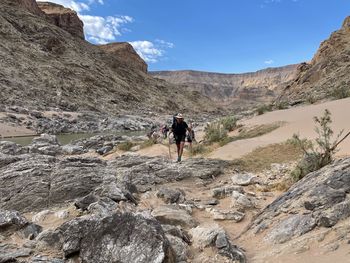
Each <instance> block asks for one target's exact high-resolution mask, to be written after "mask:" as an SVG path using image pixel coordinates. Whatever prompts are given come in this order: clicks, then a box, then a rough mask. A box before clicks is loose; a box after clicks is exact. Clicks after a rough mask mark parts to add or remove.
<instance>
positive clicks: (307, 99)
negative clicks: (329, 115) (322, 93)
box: [306, 95, 317, 104]
mask: <svg viewBox="0 0 350 263" xmlns="http://www.w3.org/2000/svg"><path fill="white" fill-rule="evenodd" d="M306 101H307V102H308V103H310V104H314V103H315V102H316V101H317V99H316V97H315V96H314V95H309V96H307V98H306Z"/></svg>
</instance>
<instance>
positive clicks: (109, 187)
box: [95, 179, 131, 202]
mask: <svg viewBox="0 0 350 263" xmlns="http://www.w3.org/2000/svg"><path fill="white" fill-rule="evenodd" d="M112 180H113V179H112ZM121 188H122V187H119V186H118V185H117V183H116V182H113V181H112V182H109V183H104V184H102V185H101V186H100V187H99V188H97V189H96V190H95V193H96V194H98V195H99V196H101V197H108V198H110V199H112V200H113V201H115V202H120V201H126V200H128V198H127V197H126V196H125V195H127V194H126V193H127V192H128V191H127V190H126V189H124V190H122V189H121ZM130 195H131V193H129V195H127V196H130Z"/></svg>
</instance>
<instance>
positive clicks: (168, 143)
mask: <svg viewBox="0 0 350 263" xmlns="http://www.w3.org/2000/svg"><path fill="white" fill-rule="evenodd" d="M168 138H169V143H168V147H169V158H170V160H172V158H171V148H170V144H171V139H170V134H169V136H168Z"/></svg>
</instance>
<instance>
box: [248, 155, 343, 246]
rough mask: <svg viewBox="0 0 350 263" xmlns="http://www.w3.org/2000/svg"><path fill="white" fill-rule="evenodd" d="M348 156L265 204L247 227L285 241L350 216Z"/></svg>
mask: <svg viewBox="0 0 350 263" xmlns="http://www.w3.org/2000/svg"><path fill="white" fill-rule="evenodd" d="M349 193H350V159H349V158H347V159H343V160H338V161H336V162H335V163H334V164H332V165H329V166H327V167H324V168H323V169H321V170H319V171H316V172H313V173H311V174H309V175H308V176H306V177H305V178H303V179H302V180H300V181H299V182H298V183H296V184H295V185H293V186H292V187H291V188H290V189H289V190H288V191H287V192H286V193H285V194H283V195H282V196H280V197H279V198H278V199H276V200H275V201H274V202H272V203H271V204H270V205H268V206H267V207H266V208H265V209H264V210H263V211H262V212H261V213H260V215H259V216H258V217H257V218H256V219H255V220H254V221H253V223H252V224H251V226H250V231H251V232H252V233H255V234H259V233H262V234H263V235H264V236H265V237H264V238H265V240H266V241H267V242H272V243H284V242H287V241H289V240H291V239H293V238H295V237H298V236H301V235H305V234H306V233H308V232H310V231H312V230H313V229H314V228H315V227H317V226H318V227H321V228H322V227H326V228H328V227H333V226H335V225H336V224H337V223H338V222H339V221H341V220H344V219H348V218H349V217H350V195H349Z"/></svg>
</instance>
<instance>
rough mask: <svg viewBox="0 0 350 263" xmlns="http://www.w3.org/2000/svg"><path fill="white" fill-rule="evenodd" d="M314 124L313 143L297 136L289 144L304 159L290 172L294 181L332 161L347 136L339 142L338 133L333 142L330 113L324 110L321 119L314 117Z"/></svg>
mask: <svg viewBox="0 0 350 263" xmlns="http://www.w3.org/2000/svg"><path fill="white" fill-rule="evenodd" d="M314 121H315V124H316V127H315V131H316V133H317V138H316V139H315V140H314V141H309V140H306V139H300V137H299V136H298V135H295V134H294V135H293V138H292V140H290V142H292V143H295V144H296V145H297V146H298V147H299V148H300V149H301V150H302V151H303V153H304V157H303V158H302V159H301V160H300V161H299V163H298V165H297V167H296V168H295V170H294V171H292V173H291V176H292V178H293V179H294V180H295V181H298V180H300V179H302V178H303V177H304V176H305V175H307V174H309V173H311V172H314V171H317V170H319V169H321V168H322V167H324V166H326V165H328V164H330V163H331V162H332V161H333V158H334V154H335V153H336V151H337V147H338V145H339V144H340V143H341V142H342V141H343V140H344V139H345V138H346V137H347V136H348V135H349V134H347V135H346V136H344V137H343V138H342V139H340V140H339V138H340V136H341V135H342V132H340V133H339V134H338V135H337V136H336V138H335V139H334V140H333V134H334V132H333V130H332V129H331V127H330V125H331V123H332V119H331V113H330V112H329V110H327V109H326V110H325V111H324V114H323V116H322V117H320V118H319V117H314Z"/></svg>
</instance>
